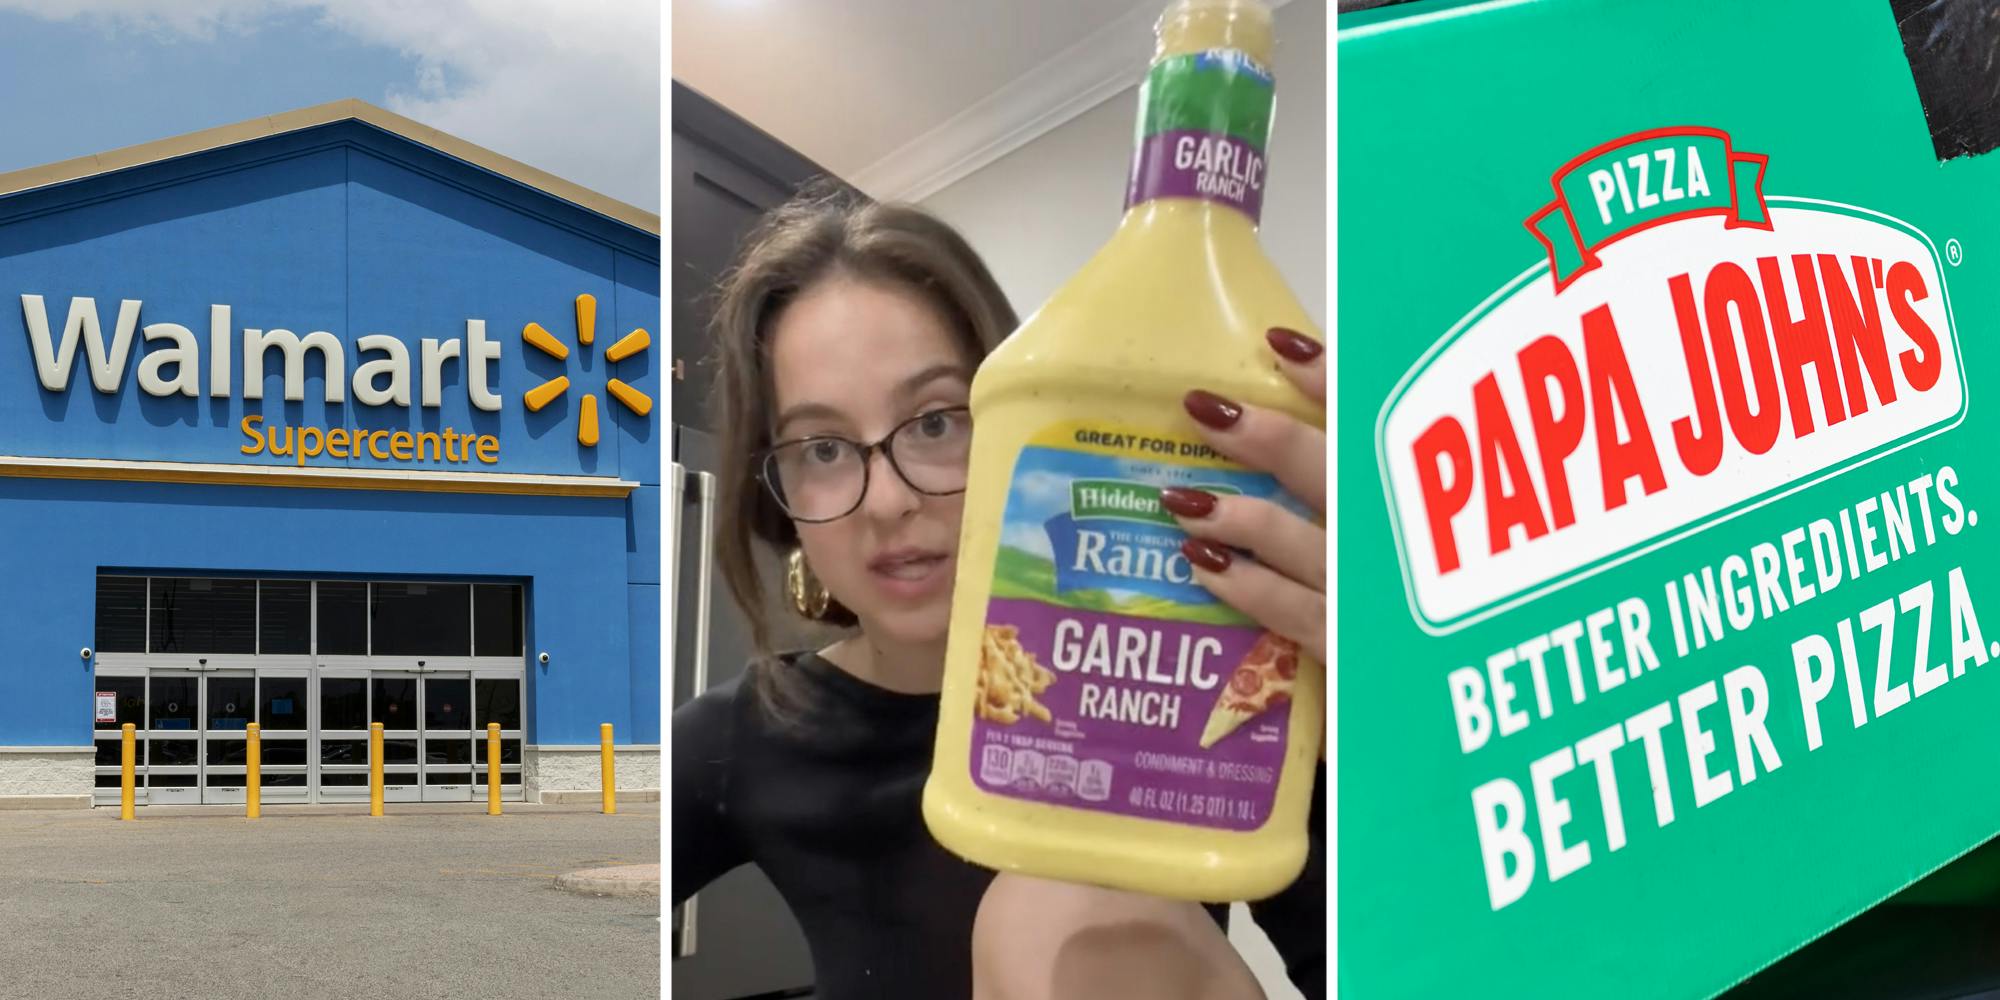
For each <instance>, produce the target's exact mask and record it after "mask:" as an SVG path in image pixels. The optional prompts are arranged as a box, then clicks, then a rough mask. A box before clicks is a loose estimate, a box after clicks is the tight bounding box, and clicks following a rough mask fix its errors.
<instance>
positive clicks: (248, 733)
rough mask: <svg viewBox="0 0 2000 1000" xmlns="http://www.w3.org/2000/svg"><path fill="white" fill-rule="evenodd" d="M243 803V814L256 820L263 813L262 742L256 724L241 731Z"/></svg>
mask: <svg viewBox="0 0 2000 1000" xmlns="http://www.w3.org/2000/svg"><path fill="white" fill-rule="evenodd" d="M243 743H244V746H243V768H244V774H243V802H244V804H245V805H246V807H247V808H246V809H245V812H246V813H247V814H248V815H249V817H250V818H251V819H256V818H257V817H258V816H259V815H260V814H262V813H263V811H264V774H263V769H262V766H261V765H262V759H263V756H264V740H263V737H262V736H261V735H260V730H259V729H258V728H257V724H256V723H254V722H253V723H251V724H250V725H249V726H247V727H245V729H244V730H243Z"/></svg>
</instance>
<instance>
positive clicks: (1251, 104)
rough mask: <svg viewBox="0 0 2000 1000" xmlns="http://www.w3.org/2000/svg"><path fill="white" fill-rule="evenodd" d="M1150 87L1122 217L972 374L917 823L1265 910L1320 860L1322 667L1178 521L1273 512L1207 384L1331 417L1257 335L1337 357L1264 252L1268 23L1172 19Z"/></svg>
mask: <svg viewBox="0 0 2000 1000" xmlns="http://www.w3.org/2000/svg"><path fill="white" fill-rule="evenodd" d="M1158 40H1159V45H1158V48H1157V51H1156V55H1155V57H1154V60H1153V64H1152V69H1151V71H1150V72H1149V74H1148V75H1147V78H1146V83H1145V86H1144V88H1143V90H1142V91H1141V94H1140V101H1139V129H1138V149H1137V151H1136V153H1135V155H1134V157H1133V162H1132V175H1131V183H1130V186H1129V188H1128V193H1127V196H1126V211H1125V217H1124V220H1123V221H1122V222H1120V223H1119V225H1118V229H1117V231H1116V232H1115V233H1114V234H1113V235H1112V237H1111V240H1110V242H1109V243H1107V244H1106V245H1105V246H1104V247H1103V249H1101V250H1099V251H1098V253H1097V255H1096V256H1095V257H1093V258H1092V259H1091V260H1090V262H1089V263H1088V264H1086V265H1084V268H1083V270H1081V271H1079V272H1078V273H1077V274H1076V276H1075V277H1073V278H1071V279H1070V280H1069V283H1068V284H1066V285H1064V286H1063V287H1062V288H1061V289H1060V290H1059V291H1057V292H1056V293H1055V295H1054V296H1053V297H1052V298H1050V299H1049V301H1048V302H1047V303H1046V304H1045V305H1043V306H1042V308H1041V309H1040V310H1039V311H1038V312H1036V313H1035V314H1034V315H1033V316H1031V317H1029V318H1028V320H1027V322H1026V323H1024V324H1023V325H1022V327H1021V329H1020V330H1019V331H1017V332H1016V333H1015V334H1014V335H1013V336H1012V337H1010V338H1008V340H1007V341H1006V342H1005V343H1004V344H1002V345H1001V346H1000V348H999V349H998V350H996V351H995V352H994V353H993V354H992V355H991V357H989V358H988V359H987V361H986V362H985V364H984V365H983V366H982V367H981V368H980V369H979V374H978V377H977V378H976V379H975V380H974V382H973V386H972V410H973V414H974V422H973V427H974V430H973V456H972V468H971V482H970V485H969V487H968V489H967V492H966V500H965V521H964V525H965V526H964V530H963V535H962V537H961V539H960V546H959V559H960V562H959V568H958V578H957V585H956V592H955V596H954V603H953V606H952V618H951V638H950V642H949V652H948V653H947V656H946V669H945V680H944V694H943V708H942V719H941V721H940V723H939V727H938V745H937V757H936V760H935V761H934V762H933V764H932V770H931V776H930V780H929V783H928V784H927V785H926V787H925V789H924V818H925V820H926V822H928V823H929V825H930V828H931V831H932V832H933V833H934V834H935V835H936V837H937V839H938V840H939V842H941V843H942V844H944V846H945V847H947V848H949V849H950V850H952V851H954V852H956V853H958V854H960V855H962V856H964V857H965V858H967V859H969V860H971V861H973V862H975V863H978V864H981V865H985V866H987V867H990V868H993V869H996V870H999V871H1014V872H1024V873H1028V874H1032V875H1039V876H1043V877H1047V878H1054V879H1061V880H1065V881H1071V882H1084V883H1092V884H1097V885H1104V886H1111V887H1114V888H1121V889H1130V890H1135V891H1140V892H1146V893H1152V894H1155V895H1161V896H1168V897H1176V898H1182V899H1190V900H1205V901H1221V900H1237V899H1257V898H1261V897H1264V896H1268V895H1271V894H1273V893H1276V892H1277V891H1279V890H1281V889H1283V888H1284V887H1285V886H1287V885H1288V884H1290V882H1291V881H1292V880H1293V879H1295V878H1296V877H1297V876H1298V873H1299V871H1300V870H1301V868H1302V867H1303V865H1304V863H1305V857H1306V849H1307V838H1306V816H1307V812H1308V807H1309V805H1310V798H1311V795H1312V790H1313V789H1312V785H1313V770H1314V765H1315V763H1316V761H1317V759H1318V754H1319V749H1320V733H1321V726H1322V725H1323V722H1324V718H1325V715H1324V711H1325V710H1324V707H1323V705H1324V702H1323V697H1324V694H1323V690H1322V687H1323V683H1324V680H1323V673H1322V671H1321V670H1320V669H1319V668H1318V667H1317V666H1316V665H1313V664H1309V663H1308V664H1302V663H1300V662H1299V660H1300V654H1299V650H1298V648H1297V647H1296V646H1295V645H1293V644H1292V643H1290V642H1288V641H1286V640H1284V639H1281V638H1279V637H1277V636H1274V635H1270V634H1268V633H1265V632H1264V631H1263V630H1262V629H1261V628H1259V627H1258V626H1257V625H1256V624H1255V623H1254V622H1252V621H1250V620H1249V619H1248V618H1246V617H1244V616H1243V615H1241V614H1238V613H1237V612H1235V611H1234V610H1232V609H1230V608H1228V607H1226V606H1224V605H1223V604H1221V603H1220V602H1218V601H1217V600H1216V599H1215V598H1214V597H1213V596H1212V595H1210V594H1209V593H1208V591H1207V590H1205V589H1203V588H1202V587H1201V586H1200V585H1199V584H1197V583H1196V582H1195V581H1194V577H1193V574H1192V572H1191V568H1190V566H1189V564H1188V560H1187V558H1186V557H1185V556H1183V555H1182V554H1181V549H1180V546H1181V542H1182V541H1183V539H1184V538H1185V537H1186V536H1185V535H1184V534H1183V533H1182V532H1181V531H1180V530H1179V528H1178V527H1176V524H1175V521H1174V519H1173V517H1172V516H1171V515H1169V514H1168V513H1167V512H1166V511H1165V510H1164V509H1163V508H1162V507H1161V505H1160V490H1161V489H1162V488H1164V487H1172V486H1180V487H1190V488H1196V489H1202V490H1207V491H1210V492H1213V493H1225V494H1243V495H1251V496H1261V497H1268V498H1272V499H1275V500H1277V501H1278V502H1280V503H1284V504H1286V505H1287V506H1290V507H1291V508H1293V509H1294V510H1297V511H1299V512H1300V513H1302V514H1306V515H1307V516H1311V515H1310V514H1309V513H1308V512H1307V511H1306V509H1305V508H1304V507H1303V506H1302V505H1300V504H1299V503H1298V502H1297V501H1295V500H1293V499H1291V498H1290V497H1287V496H1285V495H1284V493H1283V492H1282V491H1281V490H1280V488H1279V487H1278V484H1277V482H1276V481H1275V480H1274V479H1273V478H1272V477H1270V476H1268V475H1264V474H1261V473H1257V472H1251V471H1248V470H1246V469H1244V468H1242V467H1240V466H1237V465H1234V464H1231V463H1230V462H1228V461H1225V460H1224V459H1222V457H1221V456H1220V455H1218V454H1217V453H1215V452H1214V451H1212V450H1211V449H1209V448H1208V447H1206V446H1205V445H1204V444H1203V442H1202V438H1201V435H1200V434H1199V433H1197V430H1196V425H1195V423H1194V421H1193V419H1192V418H1190V417H1189V416H1188V414H1187V412H1186V410H1184V409H1183V408H1182V405H1181V399H1182V397H1183V396H1184V395H1185V394H1186V393H1187V391H1188V390H1190V389H1195V388H1202V389H1209V390H1211V391H1214V392H1218V393H1221V394H1222V395H1225V396H1228V397H1230V398H1232V399H1236V400H1241V401H1245V402H1250V403H1255V404H1258V405H1260V406H1266V407H1274V408H1277V409H1281V410H1285V411H1288V412H1291V413H1293V414H1295V415H1297V416H1298V417H1300V418H1301V419H1304V420H1308V421H1311V422H1313V423H1314V424H1318V425H1323V423H1324V415H1323V414H1322V413H1321V412H1319V411H1318V410H1317V409H1316V408H1314V407H1313V406H1312V405H1311V404H1309V403H1308V401H1307V400H1306V399H1305V398H1304V397H1303V396H1302V395H1301V394H1300V393H1299V392H1298V390H1297V389H1296V388H1294V387H1293V386H1292V385H1291V384H1290V383H1289V382H1287V381H1286V380H1285V379H1284V377H1283V376H1282V375H1281V374H1280V373H1279V372H1278V370H1277V367H1276V363H1275V360H1274V358H1273V357H1272V355H1271V353H1270V348H1269V347H1268V346H1267V345H1266V342H1265V339H1264V334H1265V331H1266V330H1268V329H1269V328H1271V327H1279V326H1281V327H1287V328H1290V329H1293V330H1298V331H1303V332H1307V333H1308V335H1310V336H1314V337H1315V338H1316V339H1317V338H1318V333H1317V331H1316V329H1315V327H1314V325H1313V323H1312V321H1311V320H1310V319H1309V318H1308V317H1307V316H1306V313H1305V311H1304V309H1302V308H1301V307H1300V306H1299V304H1298V302H1297V301H1296V300H1294V298H1293V297H1292V294H1291V292H1290V291H1289V290H1288V289H1287V288H1286V287H1285V284H1284V281H1283V280H1282V279H1281V278H1280V277H1279V275H1278V271H1277V269H1276V268H1275V267H1273V266H1272V264H1271V262H1270V260H1269V259H1267V258H1266V257H1265V256H1264V251H1263V249H1262V248H1261V247H1260V246H1259V245H1258V242H1257V223H1258V218H1259V214H1260V212H1261V210H1262V208H1263V196H1264V190H1265V179H1266V160H1265V148H1266V142H1267V139H1268V136H1269V132H1270V126H1271V108H1272V80H1271V73H1270V69H1269V66H1270V61H1271V49H1272V38H1271V12H1270V10H1269V9H1268V8H1266V7H1265V6H1264V5H1263V3H1262V2H1261V0H1179V2H1177V3H1175V4H1173V6H1171V7H1170V8H1168V10H1167V11H1166V13H1165V14H1164V15H1163V16H1162V17H1161V19H1160V22H1159V26H1158Z"/></svg>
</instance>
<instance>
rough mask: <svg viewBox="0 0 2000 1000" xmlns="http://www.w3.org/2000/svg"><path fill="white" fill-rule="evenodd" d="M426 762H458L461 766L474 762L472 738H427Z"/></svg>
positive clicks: (425, 748)
mask: <svg viewBox="0 0 2000 1000" xmlns="http://www.w3.org/2000/svg"><path fill="white" fill-rule="evenodd" d="M424 763H426V764H457V765H460V766H461V767H462V766H464V765H467V764H470V763H472V741H471V740H464V739H459V740H425V741H424Z"/></svg>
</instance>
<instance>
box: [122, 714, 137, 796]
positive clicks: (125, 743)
mask: <svg viewBox="0 0 2000 1000" xmlns="http://www.w3.org/2000/svg"><path fill="white" fill-rule="evenodd" d="M122 730H123V732H122V733H121V738H120V740H119V742H120V743H121V744H122V745H121V746H120V747H119V748H118V754H119V762H118V818H119V819H132V818H133V816H132V780H133V779H132V758H133V757H134V756H136V755H135V754H134V753H133V748H134V743H135V741H136V740H137V739H138V737H137V735H135V733H134V731H133V726H132V724H131V723H129V722H128V723H126V724H125V725H124V726H123V727H122Z"/></svg>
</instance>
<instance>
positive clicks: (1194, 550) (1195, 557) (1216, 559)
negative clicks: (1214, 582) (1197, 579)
mask: <svg viewBox="0 0 2000 1000" xmlns="http://www.w3.org/2000/svg"><path fill="white" fill-rule="evenodd" d="M1181 554H1182V555H1184V556H1187V557H1188V561H1189V562H1191V563H1194V564H1195V565H1196V566H1200V567H1201V568H1202V569H1205V570H1207V571H1209V572H1210V573H1220V572H1222V571H1224V570H1226V569H1228V568H1229V558H1230V557H1229V550H1228V549H1226V548H1223V547H1222V546H1220V545H1217V544H1215V543H1214V542H1207V541H1203V540H1201V539H1199V538H1190V539H1188V540H1187V541H1184V542H1182V543H1181Z"/></svg>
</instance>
